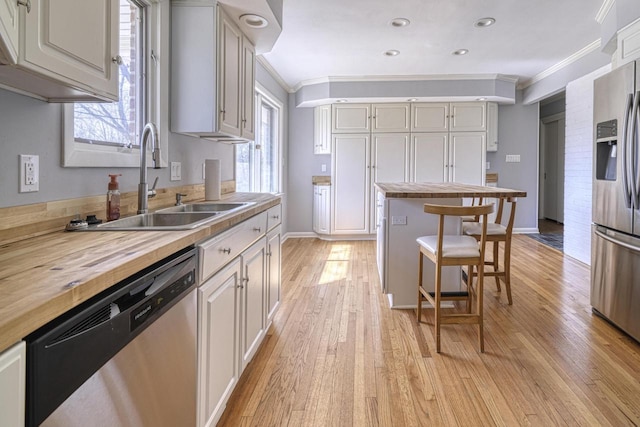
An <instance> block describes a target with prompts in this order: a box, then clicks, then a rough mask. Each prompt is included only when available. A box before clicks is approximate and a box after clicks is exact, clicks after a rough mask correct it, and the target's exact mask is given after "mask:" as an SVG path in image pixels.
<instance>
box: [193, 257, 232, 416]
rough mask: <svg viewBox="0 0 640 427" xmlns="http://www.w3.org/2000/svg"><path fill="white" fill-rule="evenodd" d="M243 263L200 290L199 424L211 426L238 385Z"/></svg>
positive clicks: (210, 280)
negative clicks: (239, 313) (240, 288)
mask: <svg viewBox="0 0 640 427" xmlns="http://www.w3.org/2000/svg"><path fill="white" fill-rule="evenodd" d="M240 266H241V261H240V258H239V257H238V258H236V259H235V261H233V262H232V263H231V264H229V266H227V267H226V268H225V269H224V270H222V271H220V272H218V273H216V274H215V275H214V276H213V277H211V279H209V280H207V281H206V282H205V283H204V284H202V285H201V286H200V287H199V288H198V322H199V324H198V333H199V346H198V347H199V352H200V355H199V360H200V365H199V374H198V375H199V378H200V381H199V388H200V390H199V393H198V395H199V399H200V404H199V408H200V413H199V416H198V417H199V425H200V426H212V425H215V424H216V422H217V420H218V419H219V418H220V416H221V415H222V412H223V410H224V408H225V404H226V402H227V400H228V399H229V396H230V395H231V392H232V391H233V388H234V387H235V385H236V383H237V382H238V372H239V370H238V361H239V359H238V344H239V342H238V340H239V332H240V327H239V324H238V322H239V320H240V318H239V316H238V310H239V308H240V300H239V296H240V293H239V292H238V291H239V285H240V279H241V277H240V276H241V268H240Z"/></svg>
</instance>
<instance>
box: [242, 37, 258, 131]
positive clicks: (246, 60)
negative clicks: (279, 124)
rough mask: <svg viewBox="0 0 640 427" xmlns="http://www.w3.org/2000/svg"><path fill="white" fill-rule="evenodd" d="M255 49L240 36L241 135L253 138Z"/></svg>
mask: <svg viewBox="0 0 640 427" xmlns="http://www.w3.org/2000/svg"><path fill="white" fill-rule="evenodd" d="M255 81H256V50H255V48H254V47H253V45H252V44H251V41H249V39H248V38H247V37H244V36H243V37H242V137H243V138H246V139H248V140H249V141H253V140H254V139H255V118H254V116H255V108H256V83H255Z"/></svg>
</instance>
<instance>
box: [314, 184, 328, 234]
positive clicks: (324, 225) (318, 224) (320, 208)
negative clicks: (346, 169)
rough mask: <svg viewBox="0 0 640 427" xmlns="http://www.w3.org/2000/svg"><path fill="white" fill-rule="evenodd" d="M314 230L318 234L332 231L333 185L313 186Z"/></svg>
mask: <svg viewBox="0 0 640 427" xmlns="http://www.w3.org/2000/svg"><path fill="white" fill-rule="evenodd" d="M313 231H314V232H315V233H318V234H329V233H330V232H331V186H329V185H314V186H313Z"/></svg>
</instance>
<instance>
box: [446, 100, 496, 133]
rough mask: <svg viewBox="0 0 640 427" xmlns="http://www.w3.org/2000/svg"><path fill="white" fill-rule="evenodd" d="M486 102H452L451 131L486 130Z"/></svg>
mask: <svg viewBox="0 0 640 427" xmlns="http://www.w3.org/2000/svg"><path fill="white" fill-rule="evenodd" d="M486 107H487V103H486V102H452V103H451V128H450V130H451V132H470V131H485V130H487V121H486Z"/></svg>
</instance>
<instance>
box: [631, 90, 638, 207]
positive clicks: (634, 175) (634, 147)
mask: <svg viewBox="0 0 640 427" xmlns="http://www.w3.org/2000/svg"><path fill="white" fill-rule="evenodd" d="M639 105H640V91H638V92H636V99H635V102H634V103H633V113H632V115H631V120H633V126H632V127H631V129H632V130H631V138H629V145H630V146H631V158H630V159H629V165H630V166H629V169H630V170H631V175H630V176H629V177H630V179H631V182H632V184H633V186H632V189H633V204H634V208H635V209H640V136H639V135H638V132H639V131H640V129H639V127H640V108H639Z"/></svg>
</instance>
